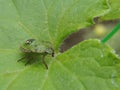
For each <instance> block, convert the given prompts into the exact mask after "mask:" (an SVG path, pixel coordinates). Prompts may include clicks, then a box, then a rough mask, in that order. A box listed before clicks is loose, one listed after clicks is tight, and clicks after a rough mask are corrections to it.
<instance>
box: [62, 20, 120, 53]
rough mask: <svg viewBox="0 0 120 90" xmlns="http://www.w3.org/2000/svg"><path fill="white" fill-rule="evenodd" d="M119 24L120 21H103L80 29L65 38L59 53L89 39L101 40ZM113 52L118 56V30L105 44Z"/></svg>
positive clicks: (119, 40) (119, 42) (119, 44)
mask: <svg viewBox="0 0 120 90" xmlns="http://www.w3.org/2000/svg"><path fill="white" fill-rule="evenodd" d="M119 22H120V20H112V21H104V22H101V23H97V22H96V24H94V26H91V27H88V28H85V29H80V30H79V31H78V32H75V33H73V34H71V35H70V36H69V37H67V38H66V39H65V40H64V42H63V43H62V45H61V48H60V51H61V52H64V51H66V50H67V49H69V48H71V47H72V46H73V45H75V44H77V43H79V42H81V41H83V40H86V39H91V38H97V39H100V40H101V39H103V38H104V37H105V36H106V35H107V34H108V33H110V32H111V31H112V30H113V28H114V27H115V26H116V25H117V24H118V23H119ZM107 44H108V45H110V46H111V47H112V48H113V49H114V50H115V53H117V54H118V55H120V30H119V31H118V32H117V33H116V34H115V35H114V36H113V37H112V38H110V40H109V41H108V42H107Z"/></svg>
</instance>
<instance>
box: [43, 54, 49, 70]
mask: <svg viewBox="0 0 120 90" xmlns="http://www.w3.org/2000/svg"><path fill="white" fill-rule="evenodd" d="M45 56H46V54H45V55H43V59H42V61H43V64H44V65H45V67H46V69H48V65H47V64H46V62H45Z"/></svg>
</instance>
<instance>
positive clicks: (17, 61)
mask: <svg viewBox="0 0 120 90" xmlns="http://www.w3.org/2000/svg"><path fill="white" fill-rule="evenodd" d="M25 58H26V57H22V58H21V59H19V60H17V62H19V61H22V60H23V59H25Z"/></svg>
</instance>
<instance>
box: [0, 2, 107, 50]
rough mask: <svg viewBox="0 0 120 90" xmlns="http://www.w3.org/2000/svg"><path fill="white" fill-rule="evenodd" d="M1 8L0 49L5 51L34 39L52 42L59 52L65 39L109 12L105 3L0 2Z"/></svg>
mask: <svg viewBox="0 0 120 90" xmlns="http://www.w3.org/2000/svg"><path fill="white" fill-rule="evenodd" d="M0 6H1V8H0V13H1V15H0V19H1V21H0V23H1V24H0V32H1V33H0V38H3V39H0V40H1V41H2V42H4V43H1V44H0V47H1V48H5V49H6V48H7V47H9V48H18V46H19V45H20V43H21V42H23V41H25V40H26V39H28V38H37V39H40V40H48V41H51V42H52V43H53V45H54V47H55V48H56V50H58V47H59V46H60V44H61V43H62V41H63V39H64V38H65V37H66V36H68V35H69V34H71V33H73V32H75V31H77V30H78V29H80V28H83V27H87V26H89V25H92V24H93V21H92V19H93V17H95V16H100V15H102V14H104V13H106V12H107V11H108V6H107V4H106V0H97V1H93V0H52V1H51V0H34V1H33V0H0ZM3 9H4V10H3ZM9 40H10V41H11V42H12V43H9V42H8V41H9ZM4 44H7V45H8V46H6V45H4Z"/></svg>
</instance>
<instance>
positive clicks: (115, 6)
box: [100, 0, 120, 21]
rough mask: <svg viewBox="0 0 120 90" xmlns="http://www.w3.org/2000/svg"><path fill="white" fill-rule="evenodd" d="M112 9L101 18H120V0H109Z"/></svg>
mask: <svg viewBox="0 0 120 90" xmlns="http://www.w3.org/2000/svg"><path fill="white" fill-rule="evenodd" d="M108 3H109V6H110V10H109V12H108V13H107V14H105V15H104V16H103V17H101V18H100V19H101V20H102V21H103V20H114V19H120V4H119V3H120V0H109V2H108Z"/></svg>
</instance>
